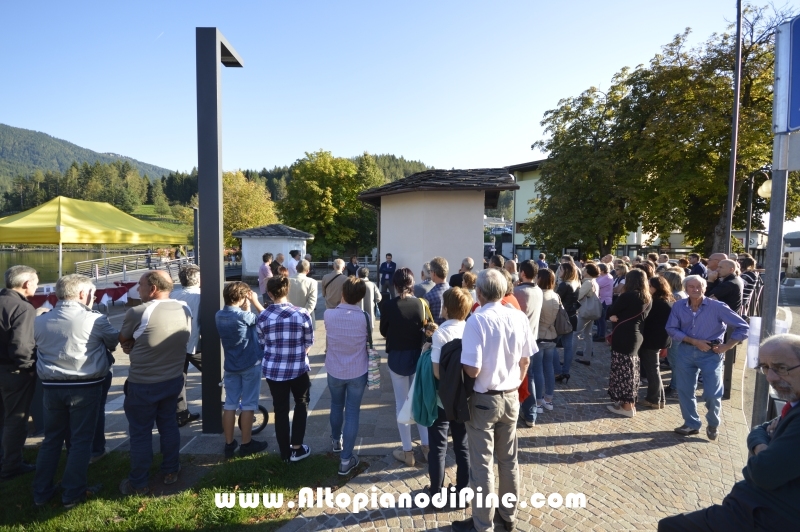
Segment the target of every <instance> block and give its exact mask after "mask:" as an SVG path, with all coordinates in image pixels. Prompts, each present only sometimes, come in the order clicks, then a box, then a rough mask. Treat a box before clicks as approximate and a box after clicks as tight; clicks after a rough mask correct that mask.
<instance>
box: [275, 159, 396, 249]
mask: <svg viewBox="0 0 800 532" xmlns="http://www.w3.org/2000/svg"><path fill="white" fill-rule="evenodd" d="M382 177H383V174H382V172H380V170H379V169H378V168H377V166H376V165H375V163H374V160H373V159H372V158H371V157H370V156H369V155H367V154H365V155H364V161H363V162H362V164H361V165H360V166H356V165H355V164H354V163H353V162H352V161H351V160H348V159H344V158H339V157H334V156H333V155H332V154H331V152H327V151H322V150H320V151H317V152H314V153H306V156H305V158H303V159H300V160H298V161H296V162H295V163H294V165H293V166H292V179H291V180H290V181H289V183H288V185H287V187H286V190H287V194H286V197H285V198H284V199H283V200H282V201H281V202H280V203H279V210H280V214H281V219H282V220H283V222H284V223H286V224H288V225H290V226H292V227H296V228H297V229H300V230H303V231H307V232H309V233H311V234H313V235H314V242H313V243H312V244H310V245H309V249H310V251H311V253H312V254H316V255H321V256H326V255H328V254H329V253H330V252H331V251H332V250H338V251H345V250H346V249H348V248H352V247H353V246H356V247H358V246H364V247H366V246H369V245H374V244H370V241H368V240H367V241H364V242H359V241H358V239H359V234H361V235H362V236H364V237H365V238H369V236H368V235H364V233H363V232H361V229H360V228H359V227H357V225H358V224H359V223H360V222H361V221H362V216H364V212H365V208H364V206H363V204H362V203H361V202H360V201H359V200H358V194H359V193H360V192H361V191H362V190H365V189H367V188H371V187H373V186H377V184H378V183H382V182H383V181H382Z"/></svg>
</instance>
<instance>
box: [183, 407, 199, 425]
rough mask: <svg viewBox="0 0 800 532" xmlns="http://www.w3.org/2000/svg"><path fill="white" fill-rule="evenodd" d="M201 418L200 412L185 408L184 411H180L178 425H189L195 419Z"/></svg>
mask: <svg viewBox="0 0 800 532" xmlns="http://www.w3.org/2000/svg"><path fill="white" fill-rule="evenodd" d="M198 419H200V414H193V413H191V412H189V411H188V410H184V411H183V412H178V426H179V427H183V426H184V425H188V424H189V423H191V422H193V421H197V420H198Z"/></svg>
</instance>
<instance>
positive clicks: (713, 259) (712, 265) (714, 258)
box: [708, 253, 728, 270]
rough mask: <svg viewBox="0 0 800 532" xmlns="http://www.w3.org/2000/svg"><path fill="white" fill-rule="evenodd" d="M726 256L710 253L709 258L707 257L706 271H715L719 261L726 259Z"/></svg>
mask: <svg viewBox="0 0 800 532" xmlns="http://www.w3.org/2000/svg"><path fill="white" fill-rule="evenodd" d="M727 258H728V256H727V255H726V254H724V253H712V254H711V256H710V257H708V269H709V270H716V269H717V267H718V266H719V261H721V260H725V259H727Z"/></svg>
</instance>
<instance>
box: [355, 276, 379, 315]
mask: <svg viewBox="0 0 800 532" xmlns="http://www.w3.org/2000/svg"><path fill="white" fill-rule="evenodd" d="M358 278H359V279H361V280H362V281H364V284H365V285H366V287H367V292H366V294H364V299H362V300H361V303H360V304H361V309H362V310H363V311H364V312H366V313H367V314H368V315H369V323H370V326H371V327H372V328H373V329H374V328H375V308H376V307H377V306H378V303H380V302H381V298H382V296H381V291H380V290H378V287H377V286H376V285H375V283H373V282H372V281H370V280H369V268H361V269H359V270H358Z"/></svg>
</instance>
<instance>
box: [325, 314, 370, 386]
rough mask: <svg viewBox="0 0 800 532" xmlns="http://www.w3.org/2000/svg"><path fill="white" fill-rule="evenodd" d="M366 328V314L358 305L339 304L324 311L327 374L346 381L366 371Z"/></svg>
mask: <svg viewBox="0 0 800 532" xmlns="http://www.w3.org/2000/svg"><path fill="white" fill-rule="evenodd" d="M367 327H368V325H367V317H366V315H365V314H364V311H363V310H361V307H360V306H358V305H350V304H347V303H339V305H337V306H336V308H330V309H328V310H326V311H325V336H326V341H325V343H326V354H325V370H326V371H327V372H328V375H331V376H333V377H335V378H337V379H342V380H347V379H355V378H356V377H360V376H362V375H363V374H365V373H366V372H367V368H368V362H369V359H368V357H367ZM370 333H372V330H370Z"/></svg>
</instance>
